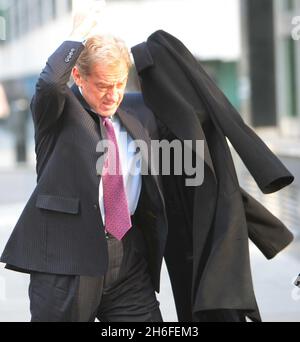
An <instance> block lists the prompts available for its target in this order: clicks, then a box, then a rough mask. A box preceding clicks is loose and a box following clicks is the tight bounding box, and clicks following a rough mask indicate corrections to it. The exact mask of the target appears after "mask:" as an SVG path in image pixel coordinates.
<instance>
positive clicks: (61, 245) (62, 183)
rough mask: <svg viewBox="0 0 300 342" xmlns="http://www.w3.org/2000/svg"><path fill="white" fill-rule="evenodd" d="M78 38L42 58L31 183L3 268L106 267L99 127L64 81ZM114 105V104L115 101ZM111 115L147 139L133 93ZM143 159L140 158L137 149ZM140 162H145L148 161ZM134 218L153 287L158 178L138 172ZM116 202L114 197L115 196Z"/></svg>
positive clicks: (160, 205) (148, 116)
mask: <svg viewBox="0 0 300 342" xmlns="http://www.w3.org/2000/svg"><path fill="white" fill-rule="evenodd" d="M83 49H84V46H83V44H81V43H77V42H71V41H67V42H64V43H63V44H62V45H61V46H60V47H59V48H58V49H57V50H56V51H55V52H54V54H53V55H52V56H51V57H50V58H49V60H48V62H47V65H46V67H45V68H44V70H43V72H42V73H41V75H40V78H39V80H38V82H37V85H36V92H35V95H34V97H33V100H32V103H31V109H32V116H33V121H34V126H35V142H36V157H37V186H36V188H35V190H34V192H33V194H32V196H31V197H30V199H29V201H28V203H27V205H26V207H25V209H24V211H23V213H22V215H21V217H20V219H19V221H18V223H17V225H16V227H15V229H14V231H13V233H12V235H11V237H10V239H9V241H8V243H7V245H6V248H5V250H4V252H3V255H2V257H1V262H4V263H6V264H7V268H10V269H14V270H17V271H21V272H30V271H38V272H46V273H55V274H72V275H86V276H101V275H103V274H105V272H106V270H107V267H108V252H107V243H106V238H105V234H104V228H103V223H102V219H101V214H100V209H99V204H98V191H99V182H100V175H98V174H97V172H96V164H97V160H98V159H99V157H100V154H99V153H97V152H96V146H97V144H98V143H99V141H101V139H102V136H103V132H102V129H103V127H102V126H101V120H99V121H97V120H95V118H94V117H93V116H92V114H91V113H89V111H88V109H89V108H88V105H87V104H86V103H85V101H84V100H83V98H82V97H81V96H80V93H79V91H78V89H77V88H76V86H75V87H73V88H72V89H70V88H69V87H68V86H67V83H68V81H69V79H70V74H71V70H72V68H73V67H74V65H75V63H76V60H77V58H78V57H79V55H80V53H81V52H82V50H83ZM121 107H122V106H121ZM121 107H120V108H119V110H118V113H117V114H118V115H119V118H120V120H121V122H122V124H123V125H124V126H125V127H126V129H127V130H128V132H129V133H130V134H131V135H132V137H133V138H134V139H139V140H143V141H145V142H146V144H147V146H148V148H149V151H150V143H151V138H154V135H155V134H156V133H155V132H156V131H157V129H156V126H155V125H156V123H155V119H154V116H153V114H152V112H151V111H150V110H148V109H147V108H146V107H145V106H144V105H143V103H142V101H141V97H140V96H138V95H127V96H126V97H125V100H124V104H123V108H121ZM143 157H144V158H143V163H147V160H146V155H143ZM150 166H151V165H150V164H147V167H150ZM142 182H143V186H142V195H141V198H140V203H139V206H138V209H137V211H138V213H139V215H138V217H139V218H140V220H139V224H140V226H141V229H142V230H143V233H144V235H145V241H146V242H147V247H148V248H147V257H148V258H149V265H150V272H151V276H152V279H153V282H154V284H155V288H156V290H157V291H159V274H160V267H161V262H162V258H163V250H164V245H165V241H166V235H167V228H166V227H167V225H166V214H165V206H164V201H163V197H162V191H161V185H160V182H159V180H158V178H157V177H155V176H150V175H149V176H143V181H142ZM116 202H117V199H116Z"/></svg>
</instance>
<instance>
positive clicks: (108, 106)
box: [103, 102, 115, 108]
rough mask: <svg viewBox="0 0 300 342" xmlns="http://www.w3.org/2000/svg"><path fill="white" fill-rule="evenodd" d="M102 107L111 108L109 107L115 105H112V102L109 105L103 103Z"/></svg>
mask: <svg viewBox="0 0 300 342" xmlns="http://www.w3.org/2000/svg"><path fill="white" fill-rule="evenodd" d="M103 105H104V106H105V107H106V108H111V107H113V106H115V103H114V102H111V103H103Z"/></svg>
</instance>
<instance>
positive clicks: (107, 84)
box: [96, 76, 127, 86]
mask: <svg viewBox="0 0 300 342" xmlns="http://www.w3.org/2000/svg"><path fill="white" fill-rule="evenodd" d="M126 80H127V76H126V77H124V78H123V79H122V80H120V81H117V82H116V83H123V82H125V81H126ZM96 85H104V86H110V85H112V83H106V82H103V81H101V82H97V83H96Z"/></svg>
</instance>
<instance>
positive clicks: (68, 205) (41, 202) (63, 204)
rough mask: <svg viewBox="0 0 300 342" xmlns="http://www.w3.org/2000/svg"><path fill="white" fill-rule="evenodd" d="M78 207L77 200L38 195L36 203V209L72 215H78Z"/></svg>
mask: <svg viewBox="0 0 300 342" xmlns="http://www.w3.org/2000/svg"><path fill="white" fill-rule="evenodd" d="M79 205H80V201H79V198H71V197H61V196H52V195H38V197H37V201H36V207H37V208H40V209H45V210H51V211H57V212H60V213H66V214H73V215H76V214H78V213H79Z"/></svg>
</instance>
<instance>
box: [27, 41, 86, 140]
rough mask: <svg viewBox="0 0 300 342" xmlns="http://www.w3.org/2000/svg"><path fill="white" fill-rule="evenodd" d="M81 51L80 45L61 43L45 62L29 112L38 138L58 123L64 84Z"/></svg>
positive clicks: (64, 89)
mask: <svg viewBox="0 0 300 342" xmlns="http://www.w3.org/2000/svg"><path fill="white" fill-rule="evenodd" d="M83 49H84V45H83V44H82V43H80V42H74V41H66V42H64V43H63V44H62V45H61V46H60V47H59V48H58V49H57V50H56V51H55V52H54V53H53V55H51V56H50V57H49V59H48V61H47V64H46V66H45V68H44V69H43V71H42V73H41V74H40V77H39V79H38V81H37V84H36V90H35V94H34V96H33V99H32V101H31V111H32V117H33V122H34V126H35V132H36V135H37V136H41V135H43V134H45V133H47V132H48V131H49V130H50V129H51V128H52V127H53V125H54V124H55V123H56V122H57V121H58V120H59V118H60V117H61V115H62V113H63V109H64V105H65V96H66V90H67V87H68V86H67V83H68V82H69V80H70V76H71V71H72V69H73V67H74V66H75V64H76V61H77V59H78V57H79V56H80V54H81V52H82V51H83Z"/></svg>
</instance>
